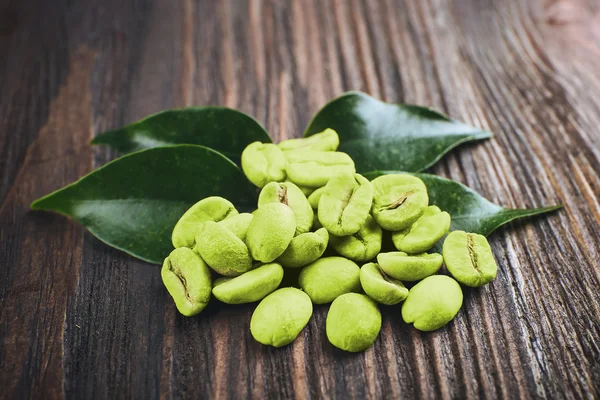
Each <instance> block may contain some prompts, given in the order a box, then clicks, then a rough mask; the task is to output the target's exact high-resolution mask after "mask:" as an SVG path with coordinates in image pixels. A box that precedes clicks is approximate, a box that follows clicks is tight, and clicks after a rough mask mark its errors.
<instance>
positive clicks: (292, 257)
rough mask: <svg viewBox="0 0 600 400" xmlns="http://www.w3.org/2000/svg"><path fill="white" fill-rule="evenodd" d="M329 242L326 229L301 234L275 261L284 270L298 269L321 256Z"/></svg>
mask: <svg viewBox="0 0 600 400" xmlns="http://www.w3.org/2000/svg"><path fill="white" fill-rule="evenodd" d="M328 241H329V233H328V232H327V229H325V228H321V229H319V230H317V231H316V232H306V233H302V234H300V235H298V236H296V237H295V238H293V239H292V241H291V242H290V245H289V246H288V248H287V249H285V251H284V252H283V254H282V255H281V256H279V258H278V259H277V261H278V262H280V263H281V265H283V266H284V267H286V268H299V267H303V266H305V265H307V264H310V263H311V262H313V261H316V260H317V259H318V258H319V257H321V256H322V255H323V253H324V252H325V249H326V248H327V242H328Z"/></svg>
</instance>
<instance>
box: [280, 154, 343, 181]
mask: <svg viewBox="0 0 600 400" xmlns="http://www.w3.org/2000/svg"><path fill="white" fill-rule="evenodd" d="M285 157H286V158H287V167H286V171H287V175H288V178H289V180H290V181H292V182H294V183H295V184H296V185H299V186H305V187H312V188H320V187H322V186H325V185H326V184H327V182H329V179H331V178H332V177H333V176H335V175H337V174H340V173H343V172H347V173H351V174H353V173H354V172H355V169H354V161H352V159H351V158H350V156H349V155H348V154H346V153H340V152H337V151H289V152H286V153H285Z"/></svg>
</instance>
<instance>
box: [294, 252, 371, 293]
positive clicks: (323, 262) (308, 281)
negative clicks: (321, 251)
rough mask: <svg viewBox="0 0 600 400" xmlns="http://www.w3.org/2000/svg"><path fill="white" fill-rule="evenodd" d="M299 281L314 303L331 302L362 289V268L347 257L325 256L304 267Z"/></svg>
mask: <svg viewBox="0 0 600 400" xmlns="http://www.w3.org/2000/svg"><path fill="white" fill-rule="evenodd" d="M298 282H299V284H300V287H301V288H302V290H304V291H305V292H306V294H308V295H309V296H310V299H311V300H312V302H313V303H315V304H325V303H330V302H332V301H333V300H334V299H335V298H336V297H338V296H340V295H342V294H344V293H350V292H358V291H359V290H360V268H359V267H358V265H356V264H355V263H354V262H353V261H350V260H348V259H347V258H343V257H324V258H321V259H319V260H317V261H315V262H313V263H311V264H309V265H307V266H306V267H304V269H303V270H302V272H300V276H299V277H298Z"/></svg>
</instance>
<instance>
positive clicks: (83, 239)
mask: <svg viewBox="0 0 600 400" xmlns="http://www.w3.org/2000/svg"><path fill="white" fill-rule="evenodd" d="M599 10H600V3H598V1H597V0H587V1H586V0H579V1H575V0H573V1H568V0H561V1H555V0H531V1H519V0H506V1H492V0H460V1H459V0H454V1H447V0H423V1H414V0H397V1H396V0H373V1H368V0H350V1H345V0H338V1H329V0H327V1H319V0H298V1H275V0H273V1H267V0H263V1H260V0H253V1H241V0H240V1H237V0H230V1H214V0H206V1H204V0H198V1H196V0H176V1H174V0H89V1H70V0H53V1H43V0H38V1H36V0H14V1H10V0H9V1H6V0H5V1H1V2H0V88H1V90H0V299H1V308H0V388H1V389H0V397H2V398H7V399H9V398H10V399H12V398H62V397H68V398H92V397H97V398H157V397H161V398H208V397H213V396H214V397H218V398H225V397H228V398H243V397H250V396H252V397H257V398H263V397H264V398H289V397H294V398H327V397H337V398H348V397H349V396H353V397H357V398H363V397H366V398H379V397H381V398H384V397H385V398H391V397H396V398H397V397H412V396H420V397H424V398H463V397H474V398H475V397H488V398H497V397H504V398H530V397H549V398H563V397H570V398H594V397H595V398H598V397H599V396H600V246H599V245H598V243H600V229H599V227H600V204H599V201H598V198H597V197H598V195H599V194H600V177H599V175H600V130H599V127H600V100H599V99H600V64H599V63H598V60H600V11H599ZM349 89H360V90H363V91H366V92H368V93H370V94H372V95H374V96H376V97H379V98H382V99H384V100H386V101H395V102H410V103H419V104H425V105H432V106H435V107H437V108H440V109H442V110H445V111H446V112H448V113H449V114H450V115H452V116H453V117H456V118H458V119H462V120H465V121H467V122H469V123H471V124H474V125H478V126H482V127H486V128H489V129H491V130H492V131H493V132H494V133H495V138H494V139H493V140H489V141H486V142H482V143H480V144H475V145H472V146H467V147H466V148H462V149H459V150H456V151H453V152H452V153H451V154H450V155H449V156H448V157H446V158H445V159H444V160H443V161H442V162H440V163H439V164H438V165H437V166H436V167H435V168H433V169H432V171H433V172H434V173H439V174H441V175H444V176H447V177H450V178H452V179H455V180H458V181H461V182H464V183H466V184H468V185H469V186H471V187H472V188H474V189H475V190H477V191H479V192H481V193H482V194H484V195H485V196H486V197H488V198H490V199H492V200H494V201H496V202H498V203H500V204H504V205H507V206H513V207H526V206H538V205H544V204H553V203H564V204H566V209H565V210H564V211H562V212H559V213H556V214H553V215H551V216H549V217H548V218H539V219H535V220H531V221H523V222H518V223H513V224H511V225H509V226H507V227H505V228H503V229H501V230H500V231H498V232H497V233H494V234H493V235H492V237H491V242H492V246H493V249H494V251H495V253H496V255H497V258H498V261H499V263H500V272H499V276H498V279H497V280H496V281H495V282H493V284H491V285H489V286H487V287H485V288H483V289H480V290H473V291H468V292H467V293H466V299H465V304H464V306H463V308H462V311H461V312H460V313H459V316H458V318H457V319H456V320H455V321H454V322H453V323H451V324H450V325H449V326H448V327H447V328H445V329H442V330H440V331H438V332H435V333H428V334H421V333H419V332H417V331H415V330H413V329H412V328H410V327H409V326H407V325H405V324H404V323H403V322H402V320H401V317H400V314H399V309H398V307H390V308H386V309H385V310H384V312H383V318H384V323H383V329H382V333H381V335H380V337H379V339H378V340H377V342H376V343H375V345H374V346H373V348H371V349H370V350H369V351H367V352H365V353H362V354H343V353H342V352H340V351H337V350H335V349H333V348H332V346H330V345H329V344H328V343H327V340H326V338H325V334H324V321H325V315H326V311H327V307H317V308H316V312H315V315H314V317H313V319H312V321H311V322H310V324H309V326H308V327H307V329H306V330H305V331H304V332H303V334H302V335H301V336H300V337H299V339H298V340H297V341H296V342H295V343H294V344H293V345H291V346H288V347H286V348H283V349H272V348H267V347H263V346H261V345H259V344H258V343H256V342H254V341H253V340H252V338H251V336H250V334H249V332H248V325H249V319H250V315H251V310H252V306H239V307H228V308H220V307H218V306H215V305H213V306H212V307H209V309H208V310H207V311H206V312H205V313H204V314H202V315H201V316H200V317H198V318H183V317H181V316H179V315H177V314H176V313H175V312H174V307H173V304H172V303H171V302H170V301H169V298H168V295H167V293H166V291H165V290H164V289H163V287H162V284H161V280H160V274H159V268H157V267H156V266H151V265H147V264H145V263H143V262H140V261H136V260H134V259H132V258H130V257H128V256H127V255H125V254H123V253H120V252H118V251H116V250H113V249H111V248H109V247H107V246H105V245H104V244H102V243H100V242H99V241H98V240H96V239H95V238H94V237H93V236H91V235H90V234H89V233H86V232H85V230H84V229H83V228H81V227H80V226H78V225H77V224H75V223H74V222H71V221H69V220H67V219H65V218H63V217H60V216H57V215H52V214H46V213H33V212H30V211H28V204H29V203H30V202H31V201H32V200H33V199H35V198H37V197H39V196H41V195H44V194H46V193H48V192H49V191H51V190H53V189H56V188H58V187H60V186H62V185H65V184H67V183H69V182H71V181H73V180H75V179H76V178H78V177H79V176H81V175H83V174H85V173H86V172H88V171H90V170H91V169H93V168H94V167H97V166H99V165H102V164H103V163H104V162H106V161H107V160H109V159H111V158H113V157H115V156H116V154H113V153H111V152H110V151H108V150H106V149H103V148H94V149H92V148H90V147H89V146H88V145H87V143H88V141H89V139H90V138H91V137H93V136H94V135H95V134H96V133H97V132H99V131H103V130H105V129H109V128H115V127H118V126H121V125H123V124H125V123H127V122H131V121H133V120H136V119H138V118H140V117H142V116H144V115H146V114H149V113H151V112H155V111H158V110H161V109H164V108H169V107H179V106H185V105H190V104H218V105H226V106H229V107H236V108H240V109H241V110H243V111H245V112H247V113H249V114H252V115H254V116H256V118H257V119H258V120H260V121H261V122H262V123H264V124H265V126H266V127H267V128H268V130H269V131H270V132H271V134H272V136H273V138H274V139H280V138H287V137H292V136H297V135H299V133H300V132H301V131H302V129H303V128H304V126H305V125H306V123H307V122H308V121H309V119H310V117H311V116H312V115H313V114H314V113H315V112H316V111H317V110H318V109H319V108H320V107H321V106H322V105H323V104H324V103H325V102H326V101H327V100H328V99H330V98H332V97H334V96H336V95H338V94H340V93H341V92H343V91H345V90H349Z"/></svg>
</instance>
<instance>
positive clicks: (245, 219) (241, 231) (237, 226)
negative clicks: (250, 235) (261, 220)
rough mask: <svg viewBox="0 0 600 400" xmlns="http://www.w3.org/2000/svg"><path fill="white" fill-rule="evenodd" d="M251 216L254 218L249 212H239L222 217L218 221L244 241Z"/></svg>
mask: <svg viewBox="0 0 600 400" xmlns="http://www.w3.org/2000/svg"><path fill="white" fill-rule="evenodd" d="M252 218H254V215H252V214H250V213H241V214H238V215H235V216H233V217H230V218H227V219H224V220H223V221H219V225H221V226H223V227H225V228H227V229H229V230H230V231H231V232H233V233H234V234H235V236H237V237H239V238H240V239H241V240H242V241H244V240H246V233H247V232H248V227H249V226H250V222H251V221H252Z"/></svg>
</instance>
